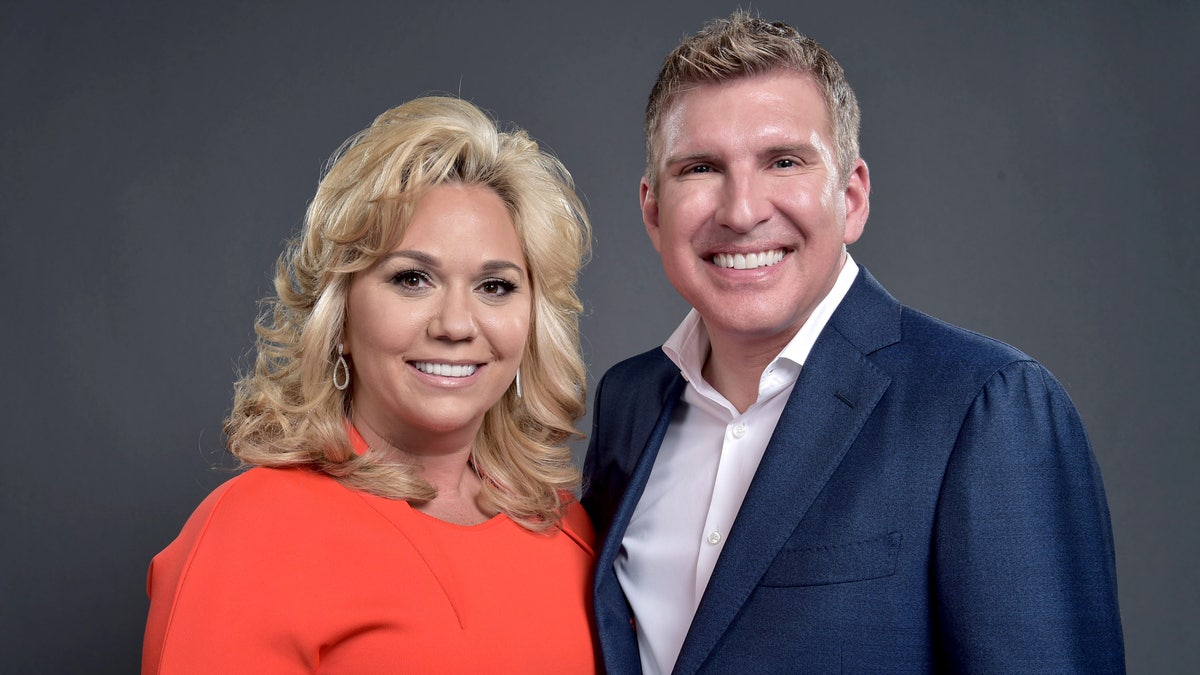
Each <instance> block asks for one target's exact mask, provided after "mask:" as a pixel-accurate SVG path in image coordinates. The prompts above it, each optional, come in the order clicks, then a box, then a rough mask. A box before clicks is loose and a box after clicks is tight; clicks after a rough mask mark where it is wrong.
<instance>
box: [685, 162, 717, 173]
mask: <svg viewBox="0 0 1200 675" xmlns="http://www.w3.org/2000/svg"><path fill="white" fill-rule="evenodd" d="M710 171H712V167H711V166H709V165H707V164H697V165H695V166H690V167H688V169H687V171H685V172H684V173H708V172H710Z"/></svg>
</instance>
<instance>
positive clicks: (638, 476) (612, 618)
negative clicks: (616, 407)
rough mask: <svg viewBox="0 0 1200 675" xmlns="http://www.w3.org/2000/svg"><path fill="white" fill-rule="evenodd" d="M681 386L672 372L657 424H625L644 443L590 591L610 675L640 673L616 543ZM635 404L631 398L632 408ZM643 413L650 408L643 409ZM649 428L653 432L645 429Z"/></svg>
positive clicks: (640, 419) (649, 420)
mask: <svg viewBox="0 0 1200 675" xmlns="http://www.w3.org/2000/svg"><path fill="white" fill-rule="evenodd" d="M685 384H686V381H685V380H684V379H683V376H682V375H680V374H679V371H678V370H674V371H673V375H671V376H669V381H668V382H667V383H666V385H667V386H666V393H665V394H664V396H663V398H662V399H661V400H659V401H657V402H656V403H658V404H659V405H661V411H660V412H659V414H658V416H657V418H655V417H652V416H651V415H646V414H642V415H633V416H632V417H633V418H634V421H632V422H631V424H633V425H634V428H633V429H632V434H631V436H630V438H632V439H641V438H645V439H646V442H645V444H644V446H643V448H642V452H641V456H640V457H639V458H638V460H637V463H636V465H635V466H634V469H633V472H632V473H631V474H630V476H629V479H628V487H627V488H626V490H625V493H624V495H623V496H622V497H621V501H620V504H619V505H618V506H617V510H616V512H615V513H614V514H613V518H612V524H611V526H610V527H609V530H608V534H607V536H605V538H604V543H603V546H602V547H601V549H600V554H599V556H598V557H597V559H596V574H595V576H594V577H593V579H594V581H593V586H592V597H593V602H594V603H595V615H596V621H597V626H596V628H597V631H598V633H599V634H600V636H601V640H600V647H601V650H602V651H603V653H604V664H605V666H606V668H607V669H608V671H609V672H610V673H617V672H638V671H639V669H640V663H639V657H638V645H637V640H636V637H635V634H634V632H633V631H632V630H631V629H630V625H629V621H630V619H631V616H630V613H629V605H628V603H627V601H626V600H625V594H624V591H622V590H621V585H620V582H619V581H618V580H617V575H616V571H615V570H614V569H613V563H614V562H615V561H616V559H617V554H618V553H619V552H620V550H621V539H623V538H624V536H625V530H626V529H627V528H628V527H629V521H630V520H631V519H632V518H633V512H634V509H635V508H636V507H637V503H638V500H639V499H641V496H642V492H643V491H644V490H645V488H646V483H647V482H648V481H649V479H650V471H651V469H652V468H653V467H654V460H655V458H656V457H658V450H659V448H660V447H661V446H662V442H663V437H664V436H665V435H666V433H667V427H668V426H669V425H670V422H671V416H672V414H673V413H674V411H675V408H676V406H677V405H678V403H679V400H680V397H681V396H682V394H683V388H684V386H685ZM637 403H638V401H637V400H636V397H635V400H634V402H633V404H634V407H635V408H636V406H637ZM644 409H645V410H652V409H653V408H651V407H650V406H646V408H644ZM651 424H652V425H653V426H650V425H651ZM647 427H648V428H647ZM635 442H636V441H635Z"/></svg>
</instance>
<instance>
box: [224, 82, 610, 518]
mask: <svg viewBox="0 0 1200 675" xmlns="http://www.w3.org/2000/svg"><path fill="white" fill-rule="evenodd" d="M327 166H328V168H327V170H326V173H325V176H324V177H323V179H322V180H321V182H320V185H319V186H318V188H317V194H316V196H315V197H314V198H313V201H312V203H311V204H310V205H309V208H308V212H307V215H306V217H305V222H304V227H303V230H302V231H301V233H300V234H299V236H298V237H297V238H296V239H294V240H293V241H291V242H290V243H289V245H288V247H287V249H286V250H285V251H284V253H283V254H282V255H281V256H280V259H279V263H278V265H277V271H276V276H275V292H276V295H275V296H274V297H271V298H268V299H267V300H266V301H265V304H266V306H267V310H266V311H265V312H264V313H263V315H262V316H261V317H260V318H259V320H258V323H257V325H256V326H255V330H256V332H257V334H258V341H257V359H256V362H255V366H254V369H253V371H252V372H250V373H248V374H246V375H245V376H243V377H242V378H241V379H240V380H239V381H238V382H237V384H236V385H235V396H234V404H233V410H232V412H231V413H230V415H229V418H228V419H227V420H226V423H225V434H226V437H227V445H228V447H229V450H230V452H232V453H233V454H234V455H235V456H236V457H238V459H240V460H241V461H242V463H243V464H244V465H259V466H275V467H281V466H298V465H304V466H310V467H314V468H316V469H318V470H321V471H324V472H325V473H327V474H329V475H331V476H333V477H335V478H336V479H338V480H339V481H341V482H343V483H344V484H346V485H348V486H350V487H353V488H356V489H360V490H364V491H366V492H370V493H373V494H378V495H381V496H384V497H389V498H393V499H405V500H409V501H414V502H423V501H427V500H429V499H432V498H433V497H434V496H435V495H436V491H435V490H434V488H433V487H432V486H431V485H429V484H428V483H427V482H425V481H424V480H422V479H421V477H420V475H419V473H418V472H417V471H416V470H415V468H414V467H413V466H411V465H404V464H394V463H392V464H389V463H384V462H381V461H378V458H377V457H376V456H375V455H374V453H366V454H364V455H362V456H356V454H355V453H354V450H353V448H352V447H351V444H350V441H349V438H348V435H347V431H346V426H345V419H346V414H347V411H348V410H349V405H350V400H349V398H350V397H349V394H350V391H351V390H347V391H345V392H342V391H339V390H338V389H336V388H335V387H334V386H333V368H334V363H335V361H336V358H337V354H336V351H335V350H336V345H337V344H338V342H339V341H340V336H341V334H342V331H343V325H344V321H345V316H346V296H347V290H348V288H349V284H350V280H351V278H352V277H353V275H354V274H356V273H358V272H361V271H363V270H365V269H367V268H369V267H371V265H373V264H374V263H375V261H377V260H378V259H379V258H380V257H381V256H383V255H384V254H386V253H387V252H388V251H389V250H391V249H392V248H393V247H394V246H395V245H396V243H398V242H399V241H400V240H401V239H402V238H403V236H404V232H405V229H406V228H407V226H408V224H409V222H410V221H411V216H412V212H413V208H414V205H415V204H416V202H417V201H418V200H419V199H420V198H421V197H422V196H423V195H424V194H426V193H427V192H428V191H429V190H430V189H431V188H433V187H435V186H438V185H443V184H448V183H455V184H464V185H480V186H484V187H487V188H489V189H491V190H493V191H494V192H495V193H496V194H497V195H498V196H499V197H500V199H501V200H503V202H504V204H505V206H506V208H507V209H508V212H509V214H510V215H511V217H512V219H513V223H514V224H515V226H516V230H517V236H518V238H519V239H520V241H521V247H522V251H523V253H524V254H525V259H526V262H527V263H528V266H529V274H530V280H531V287H532V296H533V310H532V317H531V321H530V335H529V338H528V340H527V342H526V347H525V352H524V354H523V357H522V362H521V389H522V392H521V396H520V397H518V396H517V395H516V393H515V392H514V391H513V389H512V388H511V387H510V389H509V391H508V392H507V393H505V395H504V396H503V397H502V398H501V399H500V400H499V401H498V402H497V403H496V404H495V405H494V406H493V407H492V409H491V410H489V411H488V412H487V413H486V415H485V417H484V422H483V425H482V427H481V429H480V432H479V435H478V437H477V438H476V442H475V447H474V457H475V462H476V467H477V469H478V470H479V471H480V472H481V473H482V474H483V475H484V476H485V477H486V478H487V480H485V481H484V489H483V492H482V497H481V498H482V500H483V502H485V503H487V504H489V505H491V506H493V507H495V508H496V509H498V510H500V511H502V512H504V513H506V514H508V515H509V516H510V517H511V518H512V519H513V520H515V521H517V522H519V523H521V524H522V525H524V526H525V527H528V528H530V529H535V530H538V529H545V528H547V527H551V526H553V525H554V524H556V523H557V522H558V519H559V518H560V516H561V513H562V509H563V507H564V499H566V498H567V497H566V496H565V493H569V492H571V491H573V490H575V489H576V488H577V487H578V483H579V474H578V471H577V470H576V469H575V467H574V464H573V462H572V459H571V453H570V449H569V448H568V447H567V446H566V442H567V441H568V440H569V439H570V438H572V437H576V436H578V435H579V433H578V431H577V430H576V428H575V426H574V424H575V421H576V420H577V419H578V418H579V417H580V416H581V415H582V414H583V411H584V395H585V394H584V392H585V386H586V379H585V378H586V375H585V370H584V366H583V358H582V355H581V353H580V348H579V322H578V317H579V313H580V311H581V310H582V306H581V304H580V302H579V298H578V296H577V294H576V290H575V288H576V283H577V280H578V275H579V268H580V265H581V264H582V262H583V260H584V259H585V258H586V256H587V253H588V250H589V245H590V233H591V230H590V225H589V223H588V219H587V215H586V213H585V212H584V209H583V205H582V203H581V202H580V200H579V197H578V196H577V195H576V194H575V189H574V183H573V181H572V179H571V176H570V174H569V173H568V172H567V170H566V168H565V167H564V166H563V165H562V164H561V163H560V162H559V161H558V160H557V159H555V158H554V157H552V156H550V155H549V154H547V153H545V152H542V151H541V150H540V149H539V148H538V145H537V143H535V142H534V141H533V140H531V139H530V138H529V136H528V135H526V133H525V132H523V131H521V130H512V131H507V132H506V131H502V130H500V129H499V128H498V127H497V124H496V123H495V122H494V121H493V120H492V119H491V118H490V117H488V116H487V115H486V114H485V113H484V112H483V111H481V110H480V109H479V108H477V107H475V106H474V105H472V104H470V103H468V102H465V101H462V100H459V99H455V98H447V97H425V98H419V99H416V100H413V101H410V102H408V103H405V104H403V105H401V106H398V107H396V108H393V109H391V110H388V111H387V112H385V113H383V114H382V115H380V116H379V117H378V118H377V119H376V120H375V122H374V123H373V124H371V126H369V127H368V128H366V129H364V130H362V131H361V132H359V133H357V134H356V135H354V136H353V137H351V138H350V139H349V140H347V141H346V143H344V144H343V145H342V147H341V148H339V150H338V151H337V152H336V153H334V155H333V157H331V158H330V161H329V163H328V165H327Z"/></svg>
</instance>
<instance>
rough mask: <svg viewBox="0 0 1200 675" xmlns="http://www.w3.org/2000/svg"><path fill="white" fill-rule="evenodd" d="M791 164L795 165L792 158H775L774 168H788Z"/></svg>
mask: <svg viewBox="0 0 1200 675" xmlns="http://www.w3.org/2000/svg"><path fill="white" fill-rule="evenodd" d="M793 166H796V161H795V160H792V159H778V160H775V168H776V169H790V168H792V167H793Z"/></svg>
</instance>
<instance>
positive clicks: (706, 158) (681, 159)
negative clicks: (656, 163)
mask: <svg viewBox="0 0 1200 675" xmlns="http://www.w3.org/2000/svg"><path fill="white" fill-rule="evenodd" d="M716 159H717V156H716V155H714V154H713V153H711V152H690V153H685V154H682V155H671V156H670V157H667V158H666V159H665V160H664V161H663V163H664V164H665V165H666V166H671V165H673V164H682V163H685V162H702V163H703V162H713V161H716Z"/></svg>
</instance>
